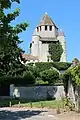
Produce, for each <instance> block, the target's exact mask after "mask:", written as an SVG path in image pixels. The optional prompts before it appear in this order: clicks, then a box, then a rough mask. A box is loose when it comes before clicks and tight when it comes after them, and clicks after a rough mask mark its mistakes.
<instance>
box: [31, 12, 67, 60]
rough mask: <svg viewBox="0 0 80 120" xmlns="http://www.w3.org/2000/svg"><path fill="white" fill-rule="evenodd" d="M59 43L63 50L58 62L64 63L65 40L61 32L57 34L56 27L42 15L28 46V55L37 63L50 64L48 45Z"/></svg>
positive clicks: (46, 16) (46, 15) (45, 15)
mask: <svg viewBox="0 0 80 120" xmlns="http://www.w3.org/2000/svg"><path fill="white" fill-rule="evenodd" d="M56 41H59V42H60V43H61V45H62V48H63V53H62V55H61V58H60V62H66V61H67V58H66V40H65V35H64V32H63V31H62V30H60V32H58V27H57V26H56V24H55V23H54V22H53V21H52V19H51V18H50V17H49V16H48V14H47V13H45V14H44V16H43V18H42V19H41V21H40V24H39V25H37V27H36V28H35V30H34V32H33V35H32V41H31V44H30V54H31V55H32V56H36V57H38V61H39V62H47V61H49V62H51V59H49V58H50V57H49V56H50V54H49V52H48V51H49V43H50V42H56Z"/></svg>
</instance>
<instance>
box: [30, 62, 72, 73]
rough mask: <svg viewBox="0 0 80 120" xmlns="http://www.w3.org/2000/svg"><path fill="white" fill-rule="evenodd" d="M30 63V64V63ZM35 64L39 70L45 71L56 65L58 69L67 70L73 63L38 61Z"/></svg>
mask: <svg viewBox="0 0 80 120" xmlns="http://www.w3.org/2000/svg"><path fill="white" fill-rule="evenodd" d="M29 65H30V64H29ZM35 66H36V67H37V68H38V69H39V71H40V72H41V71H44V70H47V69H50V68H52V67H55V68H56V69H58V70H66V69H68V68H69V67H70V66H71V63H66V62H37V63H35Z"/></svg>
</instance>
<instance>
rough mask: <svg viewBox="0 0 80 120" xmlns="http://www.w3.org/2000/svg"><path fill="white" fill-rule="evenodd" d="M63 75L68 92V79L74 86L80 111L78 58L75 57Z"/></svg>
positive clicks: (79, 66)
mask: <svg viewBox="0 0 80 120" xmlns="http://www.w3.org/2000/svg"><path fill="white" fill-rule="evenodd" d="M63 76H64V77H63V78H64V88H65V91H66V92H67V93H68V89H69V88H68V86H69V85H68V84H69V82H68V81H71V83H72V85H73V87H74V94H75V100H76V103H77V106H76V108H77V110H78V111H79V112H80V63H79V61H78V59H74V61H73V64H72V66H71V67H70V68H69V69H68V70H67V71H66V72H65V74H64V75H63ZM67 93H66V95H67Z"/></svg>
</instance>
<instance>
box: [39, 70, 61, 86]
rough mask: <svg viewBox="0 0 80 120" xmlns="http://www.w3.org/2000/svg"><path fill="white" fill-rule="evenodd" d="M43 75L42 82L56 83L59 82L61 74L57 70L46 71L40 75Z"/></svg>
mask: <svg viewBox="0 0 80 120" xmlns="http://www.w3.org/2000/svg"><path fill="white" fill-rule="evenodd" d="M40 74H41V78H42V80H43V81H44V82H45V81H48V83H49V84H50V83H53V84H54V83H55V82H56V81H58V80H59V73H58V72H57V71H55V70H52V69H50V70H45V71H43V72H41V73H40Z"/></svg>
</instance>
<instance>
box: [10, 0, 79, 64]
mask: <svg viewBox="0 0 80 120" xmlns="http://www.w3.org/2000/svg"><path fill="white" fill-rule="evenodd" d="M20 1H21V3H20V5H19V4H17V3H13V5H12V7H11V10H9V11H8V12H10V11H14V10H15V9H16V8H20V15H19V17H17V18H16V19H15V21H13V22H12V25H16V24H17V23H21V22H24V21H27V23H28V24H29V27H28V28H27V29H26V31H25V32H23V33H21V34H20V35H19V37H20V39H21V40H23V43H22V44H21V45H20V46H21V48H23V49H24V50H25V52H26V53H27V52H29V44H30V42H31V39H32V33H33V31H34V29H35V27H36V26H37V24H39V22H40V19H41V18H42V16H43V15H44V14H45V12H47V13H48V15H49V16H50V17H51V18H52V20H53V21H54V22H55V23H56V25H57V26H58V28H59V30H60V29H63V31H64V33H65V36H66V44H67V45H66V47H67V61H68V62H71V61H72V60H73V59H74V58H78V59H79V60H80V0H20Z"/></svg>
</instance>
